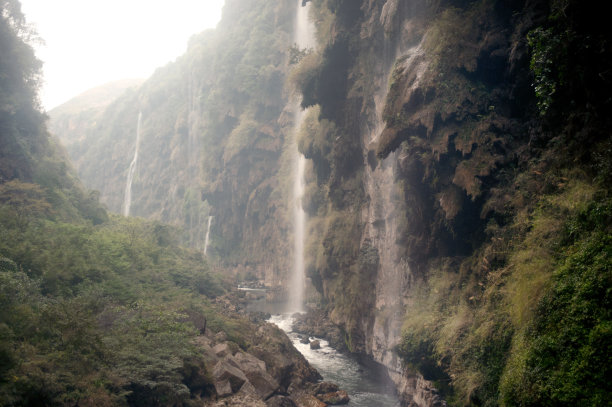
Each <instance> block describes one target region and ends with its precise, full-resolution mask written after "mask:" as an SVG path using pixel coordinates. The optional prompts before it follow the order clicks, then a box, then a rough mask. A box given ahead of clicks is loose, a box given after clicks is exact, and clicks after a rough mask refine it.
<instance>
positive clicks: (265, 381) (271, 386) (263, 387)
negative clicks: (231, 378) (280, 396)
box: [245, 370, 279, 400]
mask: <svg viewBox="0 0 612 407" xmlns="http://www.w3.org/2000/svg"><path fill="white" fill-rule="evenodd" d="M245 374H246V377H247V378H248V380H249V382H250V383H251V384H252V385H253V386H254V387H255V390H257V393H258V394H259V396H260V397H261V398H262V399H264V400H265V399H267V398H268V397H270V396H271V395H272V394H274V392H276V391H277V390H278V388H279V384H278V382H277V381H276V380H274V378H273V377H272V376H270V375H269V374H268V373H267V372H266V371H263V370H260V371H253V372H247V373H245Z"/></svg>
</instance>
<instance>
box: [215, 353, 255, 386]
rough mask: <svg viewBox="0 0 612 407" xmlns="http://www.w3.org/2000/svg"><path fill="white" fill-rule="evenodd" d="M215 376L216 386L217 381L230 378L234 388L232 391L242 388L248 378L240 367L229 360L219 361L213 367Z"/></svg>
mask: <svg viewBox="0 0 612 407" xmlns="http://www.w3.org/2000/svg"><path fill="white" fill-rule="evenodd" d="M213 378H214V381H215V386H216V384H217V382H223V381H225V380H228V381H229V383H230V386H231V388H232V393H235V392H237V391H238V390H240V388H241V387H242V385H243V384H244V382H246V381H247V380H248V379H247V377H246V376H245V375H244V373H243V372H242V371H241V370H240V369H238V368H237V367H235V366H234V365H233V364H232V363H230V362H229V361H227V360H220V361H219V362H217V364H216V365H215V367H214V369H213Z"/></svg>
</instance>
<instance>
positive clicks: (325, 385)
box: [314, 382, 339, 394]
mask: <svg viewBox="0 0 612 407" xmlns="http://www.w3.org/2000/svg"><path fill="white" fill-rule="evenodd" d="M338 390H339V388H338V385H337V384H336V383H332V382H320V383H317V385H316V386H315V389H314V394H325V393H332V392H335V391H338Z"/></svg>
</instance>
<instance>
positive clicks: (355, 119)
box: [297, 0, 535, 406]
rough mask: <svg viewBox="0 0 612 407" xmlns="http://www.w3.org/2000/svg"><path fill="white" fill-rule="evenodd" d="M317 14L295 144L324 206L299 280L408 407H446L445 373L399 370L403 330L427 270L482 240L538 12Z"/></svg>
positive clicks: (324, 4) (406, 9)
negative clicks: (383, 369)
mask: <svg viewBox="0 0 612 407" xmlns="http://www.w3.org/2000/svg"><path fill="white" fill-rule="evenodd" d="M314 5H315V6H316V7H317V10H318V11H317V12H315V18H318V21H319V30H320V37H323V38H326V39H327V40H328V42H327V44H326V46H325V47H322V48H323V51H322V52H321V53H320V58H321V62H320V64H319V65H317V66H316V67H314V68H310V71H309V73H308V74H302V76H301V77H299V78H298V80H297V82H298V85H299V86H300V87H301V89H302V92H303V94H304V104H305V105H310V106H316V107H315V108H313V109H318V110H316V111H317V112H319V115H318V127H317V126H316V125H314V126H313V125H311V126H310V131H305V133H307V134H306V135H305V136H304V139H306V140H303V141H302V144H301V148H302V152H303V153H304V154H305V155H306V157H307V158H309V159H311V160H312V162H313V173H314V176H313V178H312V179H311V180H310V182H311V186H310V190H311V191H317V193H319V194H322V195H325V197H326V199H327V201H326V205H321V204H319V205H318V206H317V207H316V208H315V209H316V210H312V208H311V211H310V213H309V216H310V218H311V230H312V234H315V235H318V236H321V237H320V238H318V239H317V238H312V240H311V242H310V245H311V250H310V251H309V253H310V259H309V263H310V264H309V267H308V269H309V273H310V276H311V278H312V279H313V281H315V282H317V281H318V282H319V283H318V287H319V289H320V291H321V292H322V294H323V296H324V298H325V301H326V303H327V310H328V312H329V316H330V318H331V319H332V321H334V322H335V323H336V324H337V325H339V326H340V327H341V328H342V329H343V330H344V332H345V337H346V339H345V340H346V342H347V344H348V347H349V349H351V350H352V351H356V352H362V353H367V354H369V355H371V356H372V357H373V358H374V359H375V360H376V361H378V362H380V363H382V364H384V365H385V366H387V368H388V369H389V373H390V376H391V378H392V379H393V380H394V381H395V382H396V384H397V386H398V390H399V391H400V393H401V397H402V400H403V402H404V404H405V405H410V406H413V405H414V406H432V405H444V403H445V402H444V401H443V399H442V397H441V396H440V395H439V392H438V390H436V389H435V387H434V385H433V380H439V379H443V380H447V379H448V377H445V376H444V373H443V372H441V371H439V369H437V368H435V367H432V369H429V370H428V369H417V368H416V365H417V364H415V365H414V366H411V367H410V365H409V364H406V358H405V355H400V354H399V353H398V349H400V348H401V346H402V339H403V335H404V332H403V331H402V327H403V325H404V322H405V320H406V318H407V316H409V315H411V313H418V312H420V311H419V309H418V307H416V305H415V304H420V303H421V302H422V299H423V296H424V295H425V294H424V292H421V291H420V290H421V289H422V287H423V284H425V283H426V282H427V281H428V280H429V279H430V278H431V276H432V275H433V272H432V271H431V270H433V269H434V267H433V266H432V264H433V263H435V262H436V261H440V259H447V260H448V261H451V259H457V258H465V257H467V256H469V255H470V254H471V253H473V250H475V248H477V247H478V246H479V245H480V244H481V243H482V241H483V240H482V239H483V230H484V227H485V225H486V223H487V222H488V221H489V219H490V217H491V216H492V215H491V214H490V213H489V212H487V209H486V208H485V207H484V202H485V200H486V199H489V198H491V197H492V196H493V195H494V194H493V193H492V192H491V189H489V188H491V187H492V186H494V185H496V183H498V182H499V181H500V179H501V178H500V177H499V173H500V172H499V170H500V168H502V167H504V166H505V165H508V164H509V163H510V162H511V161H512V160H513V157H514V156H513V155H512V154H511V153H510V151H511V150H512V149H513V148H515V147H516V146H517V145H518V144H519V143H522V142H523V140H524V138H522V137H524V135H519V133H520V132H521V130H520V128H521V127H520V126H519V125H517V117H519V116H520V115H522V114H523V112H524V110H522V109H524V108H525V107H526V106H527V105H528V104H526V105H525V106H522V107H521V106H518V105H517V104H516V102H515V101H514V97H516V96H518V95H520V94H521V92H522V94H528V91H527V90H526V89H527V82H526V81H525V76H524V72H525V69H526V67H527V60H526V58H525V50H524V46H525V45H524V43H522V42H521V41H518V40H517V39H519V38H520V35H524V34H525V30H526V29H527V27H528V24H533V21H534V20H533V19H532V20H531V21H528V20H529V18H534V16H535V14H533V8H531V9H530V8H529V7H527V11H528V12H525V10H524V4H523V2H503V3H502V2H497V3H495V4H493V3H492V2H478V1H474V2H461V1H455V2H452V1H451V2H439V3H436V4H431V3H429V2H425V1H411V2H402V1H397V0H388V1H384V0H380V1H376V0H370V1H361V2H349V1H336V2H332V1H315V2H314ZM529 10H531V11H529ZM523 12H525V14H520V13H523ZM513 13H514V14H513ZM513 15H514V17H512V16H513ZM517 15H520V16H522V17H516V16H517ZM527 16H529V17H527ZM330 21H331V22H330ZM326 24H327V25H326ZM521 30H522V31H521ZM339 76H342V77H343V78H344V79H343V80H338V77H339ZM321 133H323V134H324V137H321V135H320V134H321ZM321 139H323V140H324V141H320V140H321ZM309 140H310V141H309ZM357 236H358V237H359V240H358V244H355V243H354V241H353V240H351V239H356V238H357ZM432 262H433V263H432ZM428 346H429V345H428ZM432 366H433V365H432ZM423 373H425V374H423ZM426 377H427V379H429V380H427V379H426Z"/></svg>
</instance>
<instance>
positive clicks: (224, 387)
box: [215, 380, 233, 398]
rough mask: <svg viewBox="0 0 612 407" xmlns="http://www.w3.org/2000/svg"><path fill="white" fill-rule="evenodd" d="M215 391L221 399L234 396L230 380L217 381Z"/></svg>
mask: <svg viewBox="0 0 612 407" xmlns="http://www.w3.org/2000/svg"><path fill="white" fill-rule="evenodd" d="M215 391H216V392H217V397H219V398H223V397H227V396H231V395H232V394H233V392H232V386H231V385H230V382H229V380H220V381H215Z"/></svg>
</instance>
